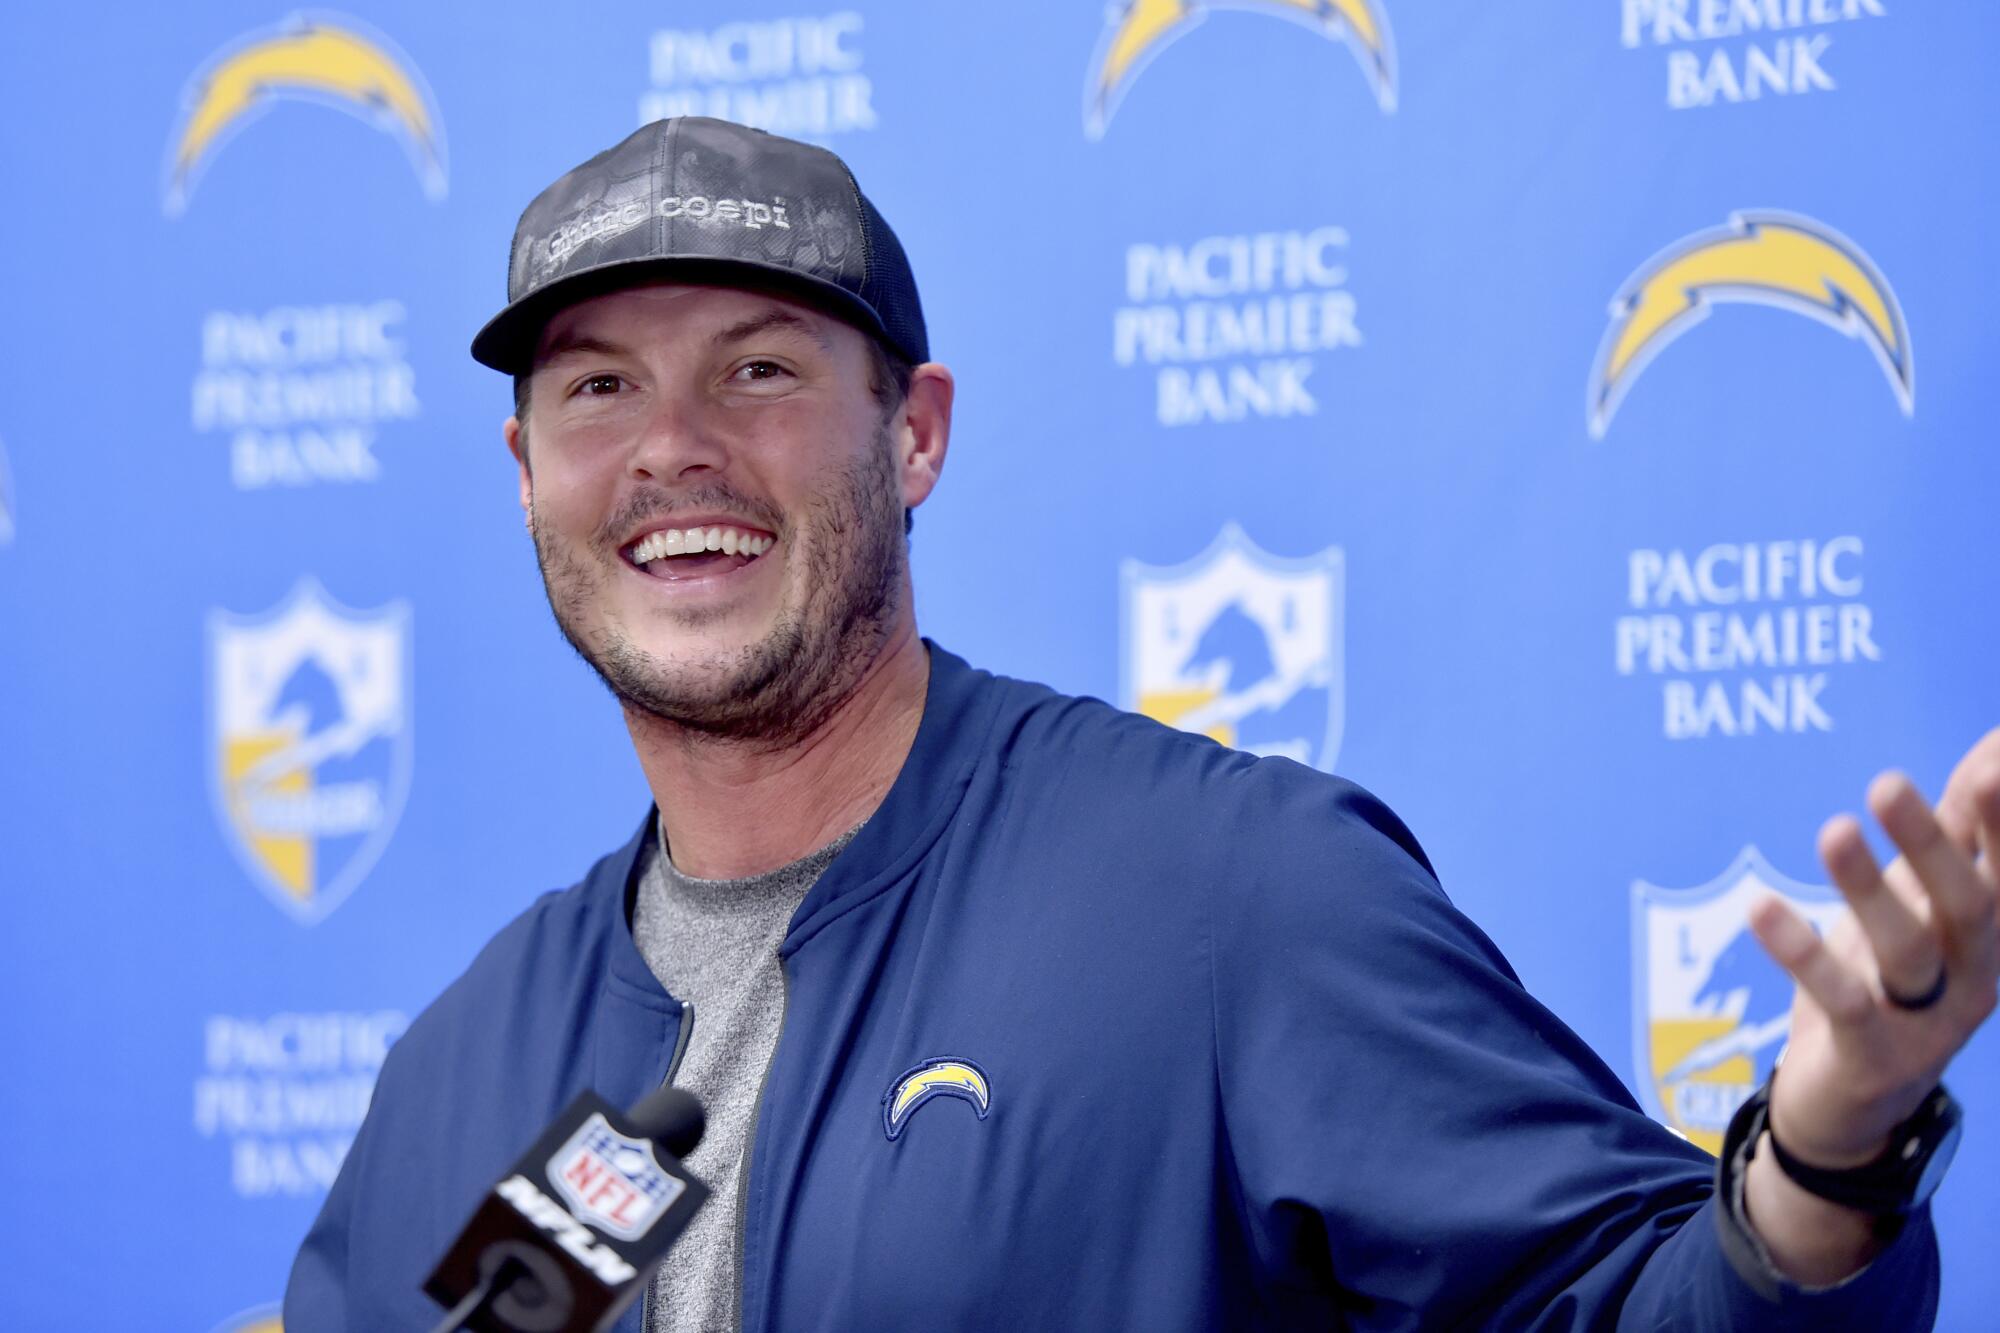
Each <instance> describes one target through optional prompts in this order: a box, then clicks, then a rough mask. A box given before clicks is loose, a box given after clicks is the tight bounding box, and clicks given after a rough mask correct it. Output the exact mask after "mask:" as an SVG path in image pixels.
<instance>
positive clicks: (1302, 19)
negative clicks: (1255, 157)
mask: <svg viewBox="0 0 2000 1333" xmlns="http://www.w3.org/2000/svg"><path fill="white" fill-rule="evenodd" d="M1210 9H1247V10H1250V11H1251V12H1253V13H1257V14H1269V15H1271V16H1273V17H1275V18H1282V19H1289V20H1290V21H1292V22H1294V23H1298V24H1302V25H1304V26H1305V27H1308V28H1311V29H1312V30H1313V31H1315V32H1317V33H1319V34H1320V35H1321V36H1322V37H1327V38H1330V39H1334V40H1338V41H1343V42H1346V43H1347V46H1348V49H1349V50H1351V51H1353V52H1354V58H1355V59H1356V60H1358V61H1360V62H1361V71H1362V73H1363V74H1364V75H1365V76H1366V77H1367V79H1368V86H1369V87H1370V89H1372V90H1373V91H1374V94H1375V102H1376V105H1378V106H1380V107H1381V108H1382V110H1383V112H1384V113H1387V112H1391V111H1394V110H1395V109H1396V49H1395V44H1394V42H1393V41H1392V39H1391V38H1390V35H1389V23H1388V20H1387V19H1386V18H1385V17H1384V16H1383V13H1382V7H1381V4H1380V2H1379V0H1215V3H1213V4H1209V5H1202V4H1197V3H1195V0H1124V3H1123V4H1122V5H1115V6H1113V7H1112V8H1111V10H1110V12H1109V13H1108V14H1107V16H1106V19H1107V21H1106V24H1105V29H1104V37H1103V39H1102V40H1101V41H1100V42H1099V43H1098V46H1097V54H1096V56H1095V57H1093V58H1092V60H1091V62H1090V75H1089V78H1088V79H1087V80H1086V81H1085V83H1084V88H1083V128H1084V132H1085V133H1086V134H1088V135H1089V136H1090V137H1091V138H1093V139H1100V138H1103V137H1104V127H1105V126H1106V125H1108V124H1109V123H1110V121H1111V113H1112V112H1114V111H1116V110H1117V109H1118V103H1119V101H1120V100H1121V99H1122V98H1123V97H1124V96H1125V93H1126V91H1127V90H1128V89H1130V88H1131V86H1132V84H1133V82H1134V81H1135V80H1136V79H1137V78H1138V77H1139V72H1140V71H1141V70H1143V69H1144V68H1145V67H1146V65H1147V64H1148V63H1149V62H1150V61H1151V60H1152V59H1153V57H1154V56H1157V55H1158V54H1159V53H1160V52H1161V51H1162V50H1164V49H1165V48H1166V47H1167V46H1168V44H1169V43H1171V42H1173V41H1174V39H1175V38H1178V37H1181V36H1184V35H1185V34H1187V33H1189V32H1192V31H1193V30H1194V28H1195V27H1196V26H1197V25H1198V24H1200V22H1201V21H1202V20H1203V19H1204V18H1206V17H1208V11H1209V10H1210Z"/></svg>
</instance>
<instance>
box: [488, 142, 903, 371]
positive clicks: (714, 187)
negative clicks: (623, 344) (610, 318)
mask: <svg viewBox="0 0 2000 1333" xmlns="http://www.w3.org/2000/svg"><path fill="white" fill-rule="evenodd" d="M646 282H692V283H714V284H716V285H720V286H752V287H769V288H773V289H776V290H778V291H782V292H787V293H791V294H794V295H797V296H799V297H801V298H803V299H804V300H806V301H807V302H808V303H811V304H816V305H819V306H821V307H823V308H825V309H826V310H827V311H828V312H829V313H831V314H834V315H837V316H839V317H840V318H841V319H844V320H846V321H847V322H848V323H850V324H852V325H854V326H855V327H857V328H859V329H861V330H862V331H863V332H864V333H868V334H870V335H872V336H874V337H875V338H877V339H879V340H880V341H882V342H883V343H885V344H886V345H888V346H889V347H891V348H893V349H895V350H896V351H897V352H899V353H901V354H902V355H903V356H904V357H905V358H906V359H908V360H910V361H911V362H923V361H928V360H930V342H929V339H928V337H927V336H926V334H925V332H924V311H923V307H922V305H921V304H920V303H919V302H918V300H917V282H916V279H915V278H914V277H913V276H912V275H911V273H910V261H909V259H908V258H907V257H906V256H905V255H904V254H903V246H902V243H901V242H899V241H898V240H897V239H896V233H895V232H893V231H890V230H889V224H888V223H886V222H884V221H883V220H882V215H881V214H880V213H878V212H876V211H875V205H873V204H871V203H869V202H868V196H866V195H864V194H862V193H861V188H860V186H858V185H856V184H855V183H854V173H853V172H851V171H849V170H848V169H847V164H846V163H845V162H842V161H841V160H840V159H839V158H838V157H835V156H834V155H833V154H832V153H830V152H828V151H827V150H826V149H824V148H815V147H813V146H812V145H811V144H803V143H798V142H796V141H795V140H792V139H782V138H779V137H778V136H777V135H775V134H767V133H765V132H764V131H763V130H753V129H750V128H748V127H746V126H743V125H736V124H732V123H731V122H729V121H726V120H710V119H708V118H707V117H703V116H681V117H677V118H675V119H673V120H660V121H655V122H653V123H652V124H651V125H648V126H646V127H644V128H643V129H641V130H639V131H638V132H637V133H635V134H633V135H632V136H631V137H630V138H628V139H626V140H625V141H624V142H623V143H621V144H619V145H618V146H616V147H615V148H610V149H606V150H605V151H604V152H602V153H599V154H598V155H597V156H596V157H593V158H591V159H590V160H589V161H588V162H585V163H584V164H583V165H582V166H580V167H578V168H576V169H575V170H574V171H571V172H570V173H569V174H568V175H566V176H564V177H563V178H562V179H561V180H558V181H557V182H556V183H555V184H553V185H551V186H549V188H548V189H546V190H543V191H542V192H541V193H540V194H538V195H536V196H535V199H534V202H532V203H530V204H529V205H528V207H527V209H526V211H524V212H523V213H522V214H521V221H520V223H519V224H518V225H517V226H516V227H515V228H514V251H513V258H512V260H511V262H510V263H509V264H508V266H507V308H506V309H505V310H502V311H501V312H500V313H499V314H497V315H495V316H494V317H493V318H492V319H491V320H489V321H488V322H487V324H486V327H485V328H483V329H481V330H480V331H479V333H478V335H477V336H475V337H474V338H473V340H472V355H473V358H474V359H475V360H477V361H479V362H480V363H482V364H484V365H488V366H491V367H492V368H493V369H495V370H498V371H503V372H505V373H507V374H510V375H518V374H526V373H527V372H528V370H529V369H530V368H531V366H532V365H533V362H534V355H535V345H536V342H537V341H538V340H539V339H540V337H541V333H542V326H543V325H545V324H546V323H548V321H549V319H550V317H551V316H553V315H554V314H555V313H556V312H557V311H559V310H561V309H563V308H564V307H565V306H570V305H574V304H575V303H576V302H578V301H582V300H587V299H588V298H590V297H593V296H599V295H602V294H604V293H605V292H610V291H615V290H618V289H619V288H623V287H631V286H636V285H638V284H640V283H646Z"/></svg>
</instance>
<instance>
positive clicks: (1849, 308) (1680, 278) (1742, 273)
mask: <svg viewBox="0 0 2000 1333" xmlns="http://www.w3.org/2000/svg"><path fill="white" fill-rule="evenodd" d="M1743 302H1750V303H1754V304H1757V305H1768V306H1775V307H1776V308H1778V309H1780V310H1789V311H1791V312H1792V313H1793V314H1798V315H1804V316H1806V318H1808V319H1814V320H1818V321H1819V322H1820V323H1822V324H1825V325H1826V326H1828V327H1829V328H1834V329H1838V330H1840V331H1841V332H1842V333H1845V334H1846V335H1847V336H1848V337H1850V338H1858V339H1860V340H1861V341H1862V342H1864V343H1866V344H1867V345H1868V346H1869V348H1870V349H1872V350H1873V351H1874V353H1875V359H1876V360H1877V361H1878V362H1879V363H1880V364H1881V366H1882V372H1883V374H1885V375H1886V376H1888V379H1889V387H1890V388H1891V389H1893V390H1894V391H1895V394H1896V401H1897V403H1898V404H1899V405H1900V406H1901V407H1902V409H1903V415H1904V416H1909V415H1910V414H1911V413H1912V412H1913V411H1914V410H1915V408H1916V393H1917V389H1916V371H1915V368H1914V367H1913V366H1912V364H1911V361H1910V331H1909V328H1908V326H1906V325H1905V324H1904V322H1903V309H1902V307H1901V306H1900V305H1898V304H1897V303H1896V294H1895V292H1893V291H1891V290H1890V288H1889V282H1888V279H1886V278H1884V277H1883V276H1882V274H1881V271H1880V270H1878V269H1877V268H1876V267H1875V265H1874V263H1873V262H1872V261H1871V260H1870V259H1869V258H1868V256H1867V255H1865V254H1863V253H1862V252H1861V248H1860V247H1859V246H1857V245H1855V244H1854V242H1852V241H1850V240H1848V239H1847V238H1846V237H1845V236H1842V235H1841V234H1840V233H1839V232H1837V231H1835V230H1834V229H1833V228H1831V227H1829V226H1827V225H1826V224H1825V223H1822V222H1815V221H1814V220H1813V219H1811V218H1808V217H1801V216H1799V215H1798V214H1796V213H1781V212H1775V211H1768V210H1767V211H1763V212H1753V213H1737V214H1735V215H1733V216H1732V217H1731V218H1730V219H1729V222H1728V224H1727V225H1725V226H1721V227H1713V228H1710V229H1709V230H1707V231H1699V232H1696V233H1695V234H1694V235H1692V236H1687V237H1683V238H1682V239H1681V240H1678V241H1676V242H1674V244H1672V245H1670V246H1668V247H1667V248H1666V249H1664V250H1662V251H1660V253H1658V254H1657V255H1654V256H1653V257H1652V258H1651V259H1649V260H1647V261H1646V262H1645V263H1644V264H1642V265H1641V266H1640V267H1639V270H1638V271H1637V272H1636V273H1634V274H1633V275H1632V276H1631V277H1629V278H1627V279H1626V280H1625V283H1624V285H1623V286H1622V287H1620V288H1619V290H1618V295H1617V296H1616V297H1614V298H1613V299H1612V302H1611V325H1610V327H1609V328H1607V329H1606V330H1605V332H1604V340H1603V342H1602V343H1601V344H1600V345H1599V347H1598V349H1597V361H1596V363H1595V364H1594V365H1593V366H1592V367H1591V371H1590V389H1589V393H1588V395H1587V399H1586V402H1585V404H1584V415H1585V418H1586V420H1587V421H1588V423H1589V426H1590V434H1591V438H1593V439H1599V440H1601V439H1603V438H1604V432H1605V431H1606V430H1607V429H1608V428H1609V427H1610V425H1611V415H1612V413H1614V412H1616V411H1617V410H1618V404H1619V402H1620V401H1622V400H1623V399H1624V397H1625V395H1626V394H1627V393H1628V392H1630V391H1631V388H1632V385H1633V384H1634V383H1635V382H1636V381H1637V380H1638V378H1639V375H1640V372H1642V371H1643V370H1645V368H1646V367H1647V366H1648V365H1649V364H1651V362H1652V360H1653V358H1654V357H1656V356H1658V355H1659V354H1660V353H1661V352H1662V351H1664V350H1666V347H1667V345H1668V344H1669V343H1671V342H1673V341H1674V339H1676V338H1678V337H1680V336H1681V335H1682V334H1683V333H1686V332H1687V331H1688V330H1690V329H1692V328H1694V327H1695V326H1696V325H1698V324H1700V323H1701V322H1702V321H1703V320H1705V319H1707V318H1708V315H1709V311H1710V310H1711V309H1712V308H1714V307H1715V306H1717V305H1723V304H1729V303H1743Z"/></svg>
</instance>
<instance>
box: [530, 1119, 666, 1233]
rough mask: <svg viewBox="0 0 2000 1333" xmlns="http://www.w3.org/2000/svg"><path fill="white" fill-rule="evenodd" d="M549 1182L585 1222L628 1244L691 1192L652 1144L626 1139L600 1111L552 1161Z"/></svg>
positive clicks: (571, 1210) (630, 1138)
mask: <svg viewBox="0 0 2000 1333" xmlns="http://www.w3.org/2000/svg"><path fill="white" fill-rule="evenodd" d="M549 1179H550V1181H552V1182H553V1183H554V1184H555V1187H556V1189H557V1190H559V1191H561V1193H562V1196H563V1199H564V1200H565V1201H566V1202H568V1204H569V1209H570V1212H572V1213H574V1214H575V1215H576V1217H577V1219H578V1220H579V1221H582V1222H588V1223H589V1224H590V1225H592V1226H594V1227H596V1228H597V1229H598V1230H599V1231H602V1232H604V1233H605V1234H607V1235H611V1236H616V1237H618V1239H620V1240H626V1241H632V1240H637V1239H639V1237H641V1236H643V1235H645V1234H646V1233H647V1232H648V1231H650V1230H652V1227H653V1223H655V1222H657V1221H659V1220H660V1215H661V1214H663V1213H665V1212H666V1211H667V1209H668V1208H670V1207H672V1206H673V1202H674V1200H675V1199H678V1198H680V1196H681V1192H682V1191H683V1190H685V1189H686V1188H687V1186H686V1185H685V1184H684V1183H682V1182H681V1180H680V1179H679V1178H678V1177H676V1176H671V1175H669V1174H667V1172H666V1170H665V1169H664V1168H662V1167H661V1166H660V1164H659V1162H658V1161H656V1160H655V1159H654V1157H653V1150H652V1146H651V1145H650V1144H648V1143H647V1142H646V1141H645V1140H644V1139H635V1138H632V1137H630V1136H629V1135H625V1134H620V1133H619V1132H618V1131H617V1130H615V1129H613V1128H612V1127H611V1122H610V1121H608V1120H606V1119H605V1118H604V1116H603V1114H602V1113H601V1112H597V1111H593V1112H591V1115H590V1119H588V1120H586V1121H584V1122H583V1124H582V1125H581V1126H579V1127H578V1129H577V1131H576V1133H574V1134H572V1135H570V1136H569V1141H568V1142H567V1143H565V1144H563V1146H562V1147H561V1148H559V1149H557V1150H556V1155H555V1156H554V1157H551V1158H550V1159H549Z"/></svg>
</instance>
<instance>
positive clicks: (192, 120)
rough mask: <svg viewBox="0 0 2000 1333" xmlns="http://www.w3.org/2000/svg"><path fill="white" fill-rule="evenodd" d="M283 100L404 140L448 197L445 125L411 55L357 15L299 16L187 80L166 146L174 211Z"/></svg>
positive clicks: (426, 179) (439, 193)
mask: <svg viewBox="0 0 2000 1333" xmlns="http://www.w3.org/2000/svg"><path fill="white" fill-rule="evenodd" d="M277 101H306V102H318V103H320V104H321V105H323V106H330V107H333V108H335V109H337V110H340V111H345V112H347V113H348V114H349V115H353V116H357V117H359V118H360V119H362V120H364V121H366V122H368V123H369V124H371V125H374V126H375V127H376V128H378V129H380V130H383V131H384V132H385V133H388V134H390V135H392V136H394V137H395V138H398V139H400V140H401V141H402V143H403V147H404V150H405V151H406V152H407V153H408V154H409V156H410V162H411V165H412V166H414V167H415V168H416V171H417V177H418V179H419V180H421V181H422V182H423V187H424V192H425V193H426V194H427V195H429V196H430V197H431V198H432V199H442V198H443V197H444V194H445V152H444V126H443V124H442V122H441V121H440V120H439V118H438V112H437V106H436V103H435V102H434V101H433V100H432V98H431V93H430V88H429V86H428V85H427V84H425V82H424V79H423V75H421V74H419V73H418V72H417V67H416V66H415V65H413V64H411V63H410V59H409V57H407V56H405V55H404V54H403V53H402V52H401V51H399V50H398V49H397V48H396V46H395V44H394V43H392V42H391V41H390V40H389V39H388V38H386V37H384V36H382V35H380V34H379V33H373V32H370V31H368V29H367V28H366V27H365V26H364V25H362V24H360V23H357V22H356V21H355V20H353V19H349V18H343V17H339V16H336V15H331V14H295V15H293V16H292V17H291V18H288V19H286V20H285V21H284V22H283V23H280V24H279V25H278V26H277V27H275V28H266V29H260V30H259V31H257V32H253V33H250V34H248V35H246V36H244V37H243V38H240V39H239V40H238V41H237V42H236V43H234V44H233V45H231V46H229V47H226V48H225V49H224V50H222V51H221V52H219V53H217V54H216V55H215V56H214V57H212V58H211V59H210V60H209V62H208V64H207V65H205V66H203V67H202V69H201V70H200V71H199V72H197V73H196V74H195V76H194V77H193V78H192V79H190V80H189V81H188V85H187V90H186V91H185V93H183V95H182V102H183V110H182V114H181V119H180V122H179V123H178V124H177V125H176V126H175V128H174V133H173V137H172V139H171V140H170V141H169V143H168V145H167V165H166V201H165V203H166V211H167V213H168V215H169V216H175V215H178V214H179V213H180V212H182V211H183V210H184V209H185V208H186V207H187V201H188V196H189V195H190V194H192V193H193V191H194V187H195V183H196V181H197V180H198V179H199V177H200V175H201V172H202V170H203V169H204V168H205V167H206V166H207V164H208V163H209V161H210V160H211V159H213V157H214V155H215V153H216V151H217V149H219V148H220V147H221V146H222V144H223V143H224V142H225V141H226V140H227V139H228V138H229V137H230V136H231V135H233V134H235V133H236V132H237V131H238V130H241V129H242V128H243V127H244V126H246V125H248V124H249V123H250V122H251V121H253V120H255V119H256V118H257V117H258V116H260V115H262V114H263V113H264V112H266V111H268V110H270V108H271V105H272V103H274V102H277Z"/></svg>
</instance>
